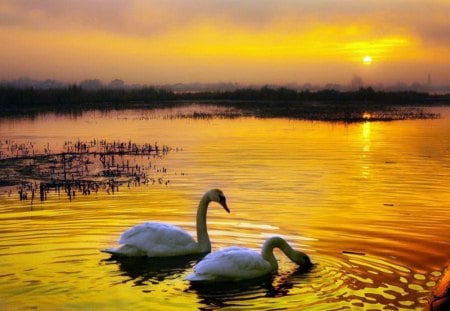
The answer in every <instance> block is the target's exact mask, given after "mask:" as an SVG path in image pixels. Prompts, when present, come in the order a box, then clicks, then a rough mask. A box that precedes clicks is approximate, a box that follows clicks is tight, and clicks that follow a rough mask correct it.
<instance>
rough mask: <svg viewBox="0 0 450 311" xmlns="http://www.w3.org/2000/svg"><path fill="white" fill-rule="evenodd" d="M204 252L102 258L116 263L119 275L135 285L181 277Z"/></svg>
mask: <svg viewBox="0 0 450 311" xmlns="http://www.w3.org/2000/svg"><path fill="white" fill-rule="evenodd" d="M204 256H205V254H192V255H185V256H176V257H165V258H148V257H118V256H111V257H110V258H108V259H104V260H102V262H103V263H106V264H117V266H118V268H119V271H120V275H123V276H127V277H129V279H127V280H125V281H122V283H127V282H130V281H132V282H133V283H134V285H135V286H143V285H147V284H148V283H149V282H150V283H152V284H157V283H160V282H162V281H164V280H165V279H167V278H181V277H182V275H183V274H184V272H185V271H186V269H189V268H192V267H193V266H194V265H195V264H196V263H197V262H198V261H199V260H201V259H202V258H203V257H204Z"/></svg>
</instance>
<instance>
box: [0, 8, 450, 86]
mask: <svg viewBox="0 0 450 311" xmlns="http://www.w3.org/2000/svg"><path fill="white" fill-rule="evenodd" d="M449 16H450V1H449V0H427V1H425V0H422V1H417V0H391V1H387V0H369V1H359V0H343V1H324V0H317V1H313V0H309V1H305V0H304V1H302V0H297V1H295V0H245V1H242V0H241V1H238V0H226V1H224V0H210V1H200V0H197V1H194V0H165V1H154V0H148V1H144V0H132V1H129V0H128V1H127V0H64V1H53V0H36V1H26V0H0V42H2V48H1V49H0V80H1V79H15V78H18V77H23V76H28V77H31V78H34V79H48V78H50V79H57V80H62V81H67V82H77V81H81V80H83V79H88V78H98V79H101V80H103V81H104V82H109V81H110V80H112V79H114V78H120V79H123V80H125V81H126V82H127V83H176V82H196V81H198V82H218V81H226V82H228V81H232V82H240V83H290V82H297V83H306V82H311V83H342V84H347V83H349V81H350V79H351V78H352V76H353V75H354V74H357V75H359V76H361V77H363V79H364V81H366V82H368V83H373V84H375V83H385V84H390V83H395V82H397V81H404V82H407V83H412V82H415V81H417V82H421V83H425V82H426V80H427V76H428V74H431V77H432V82H433V83H436V84H450V17H449ZM366 56H370V57H371V59H372V62H371V63H370V64H368V63H366V64H364V62H363V58H364V57H366Z"/></svg>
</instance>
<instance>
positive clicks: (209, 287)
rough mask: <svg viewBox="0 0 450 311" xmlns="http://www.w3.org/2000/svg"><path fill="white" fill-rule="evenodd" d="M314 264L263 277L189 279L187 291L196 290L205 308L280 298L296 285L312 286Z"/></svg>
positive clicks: (248, 303)
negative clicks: (227, 280) (194, 281)
mask: <svg viewBox="0 0 450 311" xmlns="http://www.w3.org/2000/svg"><path fill="white" fill-rule="evenodd" d="M313 269H314V267H307V268H304V267H303V268H302V267H298V268H297V269H295V270H293V271H286V272H284V273H282V274H280V273H279V272H277V273H274V274H271V275H266V276H263V277H260V278H256V279H252V280H246V281H240V282H222V283H190V286H189V288H188V289H187V290H186V292H193V293H196V294H197V296H198V298H199V302H201V303H202V304H204V305H206V306H207V307H206V308H205V309H204V310H212V309H216V308H223V307H230V306H242V307H246V306H249V305H253V303H252V302H251V301H252V300H255V299H259V298H280V297H284V296H287V295H289V293H290V291H291V290H292V289H294V288H298V287H301V286H302V285H303V284H304V285H305V286H309V284H310V282H311V280H310V276H309V272H310V271H311V270H313Z"/></svg>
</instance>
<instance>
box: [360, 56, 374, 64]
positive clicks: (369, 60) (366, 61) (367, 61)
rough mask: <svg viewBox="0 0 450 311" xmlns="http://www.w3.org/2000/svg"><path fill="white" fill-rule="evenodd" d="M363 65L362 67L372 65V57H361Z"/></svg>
mask: <svg viewBox="0 0 450 311" xmlns="http://www.w3.org/2000/svg"><path fill="white" fill-rule="evenodd" d="M362 61H363V63H364V65H370V64H372V56H369V55H366V56H364V57H363V60H362Z"/></svg>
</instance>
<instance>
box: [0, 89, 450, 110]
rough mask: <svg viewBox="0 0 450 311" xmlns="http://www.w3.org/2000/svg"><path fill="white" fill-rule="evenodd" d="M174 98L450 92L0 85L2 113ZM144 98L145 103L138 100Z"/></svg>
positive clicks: (294, 98)
mask: <svg viewBox="0 0 450 311" xmlns="http://www.w3.org/2000/svg"><path fill="white" fill-rule="evenodd" d="M179 101H215V102H228V103H229V102H234V103H233V105H235V106H239V105H240V104H242V105H246V104H248V103H253V104H257V103H260V102H272V104H273V102H284V103H289V102H295V103H297V104H298V103H302V102H314V101H317V102H327V103H336V104H339V103H356V104H357V103H363V104H370V103H376V104H377V105H413V104H421V105H431V104H435V103H440V104H448V103H450V94H447V95H433V94H428V93H420V92H413V91H400V92H384V91H375V90H374V89H373V88H371V87H367V88H361V89H359V90H357V91H347V92H341V91H336V90H327V89H325V90H320V91H315V92H311V91H308V90H305V91H296V90H292V89H288V88H269V87H262V88H260V89H251V88H244V89H238V90H234V91H208V92H179V93H178V92H174V91H170V90H166V89H156V88H153V87H142V88H136V89H126V88H123V89H120V88H118V89H111V88H109V89H106V88H105V89H84V88H82V87H80V86H79V85H70V86H69V87H65V88H55V89H34V88H15V87H11V86H0V112H1V113H2V114H17V113H30V112H31V113H32V112H40V111H48V110H51V111H71V110H73V111H77V110H84V109H122V108H133V107H139V106H142V107H149V106H151V107H154V106H167V105H173V104H176V103H177V102H179ZM143 104H149V105H143Z"/></svg>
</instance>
